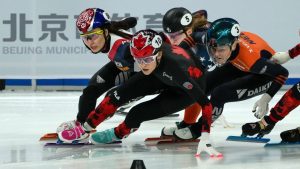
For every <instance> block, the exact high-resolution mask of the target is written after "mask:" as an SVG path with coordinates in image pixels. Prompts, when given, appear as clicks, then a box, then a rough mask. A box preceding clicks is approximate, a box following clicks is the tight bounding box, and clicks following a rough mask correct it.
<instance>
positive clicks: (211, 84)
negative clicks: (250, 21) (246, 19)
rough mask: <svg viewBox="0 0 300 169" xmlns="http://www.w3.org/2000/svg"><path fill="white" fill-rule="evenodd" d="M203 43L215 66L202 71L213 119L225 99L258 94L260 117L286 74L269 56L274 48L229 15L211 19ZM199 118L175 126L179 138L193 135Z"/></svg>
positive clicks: (256, 106) (197, 134) (245, 97)
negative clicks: (177, 127) (204, 73)
mask: <svg viewBox="0 0 300 169" xmlns="http://www.w3.org/2000/svg"><path fill="white" fill-rule="evenodd" d="M206 46H207V48H208V51H209V53H210V56H211V57H212V59H213V60H214V61H215V62H216V64H218V67H217V68H215V69H213V70H211V71H207V72H206V92H205V93H206V94H207V95H210V96H211V97H210V100H211V103H212V106H213V121H215V120H216V119H217V118H218V117H219V116H220V115H221V114H222V112H223V108H224V105H225V103H228V102H235V101H241V100H246V99H249V98H252V97H254V96H258V95H261V94H262V97H261V98H260V99H259V100H258V101H257V102H256V103H255V105H254V107H253V110H252V111H253V112H254V115H255V117H257V118H259V119H261V118H262V117H263V116H264V115H265V114H266V113H267V112H268V109H267V107H268V103H269V102H270V100H271V99H272V97H273V96H274V95H275V94H276V93H277V91H278V90H279V89H280V88H281V86H282V85H283V84H284V83H285V81H286V79H287V77H288V71H287V70H286V69H285V68H284V67H283V66H281V65H280V64H276V63H274V62H272V61H271V60H270V58H271V57H272V55H274V54H275V51H274V50H273V49H272V48H271V47H270V46H269V45H268V43H267V42H265V41H264V40H263V39H262V38H261V37H259V36H258V35H256V34H254V33H251V32H243V31H241V29H240V26H239V23H238V22H237V21H236V20H234V19H232V18H221V19H218V20H216V21H214V22H212V24H211V26H210V28H209V29H208V31H207V35H206ZM199 125H201V118H200V120H198V122H197V123H195V124H193V125H191V126H190V127H188V128H183V129H179V130H176V131H175V132H174V135H175V136H176V137H178V138H180V139H191V138H197V137H198V136H199V135H200V134H201V133H199V132H198V130H197V129H198V128H199Z"/></svg>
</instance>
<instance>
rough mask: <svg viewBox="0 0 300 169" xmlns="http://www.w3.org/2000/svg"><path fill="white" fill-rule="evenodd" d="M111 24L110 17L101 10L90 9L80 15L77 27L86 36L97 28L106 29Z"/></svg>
mask: <svg viewBox="0 0 300 169" xmlns="http://www.w3.org/2000/svg"><path fill="white" fill-rule="evenodd" d="M110 23H111V20H110V16H109V15H108V13H107V12H105V11H104V10H102V9H100V8H88V9H86V10H84V11H83V12H81V13H80V15H79V16H78V18H77V20H76V27H77V29H78V31H79V32H80V34H85V33H87V32H89V31H91V30H93V29H96V28H104V27H106V26H108V25H109V24H110Z"/></svg>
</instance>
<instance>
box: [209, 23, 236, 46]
mask: <svg viewBox="0 0 300 169" xmlns="http://www.w3.org/2000/svg"><path fill="white" fill-rule="evenodd" d="M240 33H241V30H240V26H239V23H238V22H237V21H236V20H234V19H232V18H221V19H217V20H215V21H214V22H213V23H211V26H210V28H209V29H208V31H207V37H206V38H207V45H208V46H213V47H216V46H223V45H230V46H231V45H232V43H233V42H234V41H235V40H236V39H237V38H238V36H239V35H240Z"/></svg>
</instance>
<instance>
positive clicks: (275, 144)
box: [265, 142, 300, 148]
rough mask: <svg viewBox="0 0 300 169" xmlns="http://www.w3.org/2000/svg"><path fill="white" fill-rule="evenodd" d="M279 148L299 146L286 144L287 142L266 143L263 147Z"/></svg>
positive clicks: (298, 144) (298, 143) (299, 144)
mask: <svg viewBox="0 0 300 169" xmlns="http://www.w3.org/2000/svg"><path fill="white" fill-rule="evenodd" d="M281 146H286V147H288V146H300V142H295V143H288V142H279V143H267V144H266V145H265V147H266V148H268V147H269V148H270V147H281Z"/></svg>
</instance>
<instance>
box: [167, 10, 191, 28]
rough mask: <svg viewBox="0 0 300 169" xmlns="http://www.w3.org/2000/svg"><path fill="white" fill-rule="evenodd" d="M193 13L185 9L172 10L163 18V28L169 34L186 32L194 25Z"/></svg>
mask: <svg viewBox="0 0 300 169" xmlns="http://www.w3.org/2000/svg"><path fill="white" fill-rule="evenodd" d="M192 19H193V17H192V13H191V12H190V11H189V10H187V9H185V8H172V9H170V10H169V11H167V12H166V14H165V15H164V17H163V28H164V31H165V32H167V33H174V32H178V31H181V30H184V29H185V28H186V27H188V26H190V25H191V24H192Z"/></svg>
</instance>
